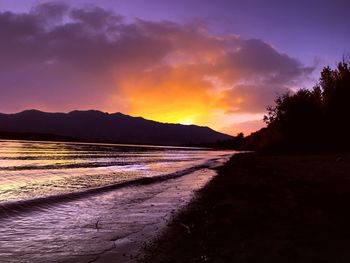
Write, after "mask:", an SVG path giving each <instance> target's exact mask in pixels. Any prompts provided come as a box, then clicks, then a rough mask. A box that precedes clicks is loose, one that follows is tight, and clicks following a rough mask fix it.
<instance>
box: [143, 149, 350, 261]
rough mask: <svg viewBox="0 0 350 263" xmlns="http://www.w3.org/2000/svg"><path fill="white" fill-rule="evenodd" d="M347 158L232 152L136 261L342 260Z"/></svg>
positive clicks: (346, 234) (349, 183)
mask: <svg viewBox="0 0 350 263" xmlns="http://www.w3.org/2000/svg"><path fill="white" fill-rule="evenodd" d="M349 189H350V155H349V154H338V155H337V154H329V155H302V156H297V155H294V156H290V155H289V156H271V155H270V156H268V155H265V156H263V155H257V154H254V153H243V154H237V155H234V156H233V157H232V158H231V159H230V161H228V162H227V163H226V164H225V165H224V166H223V167H221V168H219V171H218V175H217V176H215V177H214V178H213V179H212V180H211V181H210V182H209V183H208V184H207V185H206V186H205V187H204V188H202V189H201V190H199V191H198V192H197V195H196V198H195V199H194V200H193V201H192V202H191V203H190V204H189V205H188V206H187V207H186V208H185V209H184V210H183V211H182V212H180V214H178V215H177V216H175V218H173V220H172V222H171V223H170V225H169V227H168V228H167V229H165V231H164V232H163V234H161V235H160V236H159V237H158V238H156V239H155V240H154V242H152V243H151V244H149V245H147V246H146V247H145V248H144V256H143V258H141V259H139V262H143V263H148V262H153V263H157V262H305V263H306V262H348V261H349V260H350V251H349V250H348V247H347V244H348V243H349V242H350V228H349V227H348V222H349V221H350V211H349V210H348V204H349V201H350V191H349Z"/></svg>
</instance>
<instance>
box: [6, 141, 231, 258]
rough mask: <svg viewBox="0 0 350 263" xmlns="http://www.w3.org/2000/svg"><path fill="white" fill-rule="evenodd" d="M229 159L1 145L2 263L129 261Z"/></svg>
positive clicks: (142, 150)
mask: <svg viewBox="0 0 350 263" xmlns="http://www.w3.org/2000/svg"><path fill="white" fill-rule="evenodd" d="M231 155H232V152H227V151H211V150H203V149H198V148H180V147H179V148H176V147H156V146H134V145H112V144H85V143H58V142H57V143H56V142H31V141H6V140H4V141H0V262H98V261H100V262H108V260H109V259H110V260H111V262H112V261H114V260H115V259H118V262H122V261H123V262H128V261H130V260H131V261H132V259H133V258H134V256H135V253H137V250H138V249H139V248H140V246H141V245H142V242H144V241H147V240H149V239H151V238H152V237H154V235H155V234H156V233H157V231H156V230H159V229H160V228H162V227H164V225H165V224H166V222H167V221H168V220H169V218H170V216H171V214H173V213H176V211H178V210H179V209H180V208H181V207H183V206H184V205H185V204H186V203H188V202H189V201H190V199H191V198H192V196H193V193H194V191H196V190H198V189H200V188H201V187H203V186H204V185H205V183H207V182H208V181H209V180H210V179H211V178H212V176H214V175H215V172H214V171H213V170H212V169H213V168H215V167H217V166H219V165H221V164H222V163H223V162H225V161H226V160H227V159H228V158H229V157H230V156H231Z"/></svg>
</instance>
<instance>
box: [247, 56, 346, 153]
mask: <svg viewBox="0 0 350 263" xmlns="http://www.w3.org/2000/svg"><path fill="white" fill-rule="evenodd" d="M349 102H350V63H348V62H344V61H343V62H340V63H339V64H338V66H337V67H336V68H335V69H331V68H330V67H325V68H324V69H323V71H322V72H321V77H320V79H319V82H318V83H317V85H316V86H315V87H314V88H313V89H312V90H307V89H301V90H299V91H298V92H296V93H295V94H290V93H287V94H283V95H281V96H279V97H278V98H277V99H276V101H275V106H271V107H268V108H267V111H268V112H267V115H266V116H265V117H264V120H265V122H266V123H267V124H268V126H267V128H266V129H263V130H261V131H259V132H258V133H256V134H253V135H252V136H251V138H247V143H248V141H249V139H250V140H253V139H255V142H253V143H256V147H257V148H258V149H260V150H263V151H267V152H269V151H272V152H305V153H308V152H344V151H349V150H350V125H349V117H350V104H349ZM257 137H260V138H257Z"/></svg>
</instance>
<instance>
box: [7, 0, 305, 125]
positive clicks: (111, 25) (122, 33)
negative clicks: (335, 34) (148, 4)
mask: <svg viewBox="0 0 350 263" xmlns="http://www.w3.org/2000/svg"><path fill="white" fill-rule="evenodd" d="M0 36H1V39H2V41H0V58H1V59H0V92H1V96H0V111H5V112H14V111H19V110H23V109H27V108H40V109H43V110H50V111H69V110H72V109H90V108H94V109H100V110H104V111H109V112H115V111H122V112H124V113H128V114H132V115H139V116H143V117H145V118H150V119H155V120H159V121H164V122H182V123H196V124H201V125H210V126H212V127H213V128H216V129H221V128H223V127H229V126H231V125H233V124H234V122H235V120H237V117H239V116H246V118H245V119H244V120H241V121H240V122H241V123H242V122H245V121H254V120H257V116H260V115H261V114H262V113H263V112H264V111H265V107H266V105H268V104H271V103H272V102H273V99H274V97H275V95H276V93H282V92H284V91H286V90H288V89H291V88H295V87H296V86H298V83H299V82H301V81H303V80H305V78H307V77H308V76H309V74H310V73H311V71H312V68H310V67H305V66H304V65H302V64H301V63H300V62H299V61H297V60H296V59H294V58H291V57H289V56H288V55H286V54H283V53H281V52H279V51H278V50H277V49H276V48H274V47H273V46H271V45H270V44H268V43H266V42H264V41H263V40H261V39H242V38H241V37H240V36H238V35H234V34H232V35H215V34H213V33H211V32H209V31H208V30H207V28H206V27H205V24H203V23H200V22H191V23H186V24H180V23H175V22H171V21H162V22H153V21H145V20H141V19H134V20H133V21H131V22H130V21H126V20H125V19H124V18H123V17H122V16H121V15H118V14H115V13H113V12H110V11H108V10H104V9H102V8H99V7H84V8H72V7H70V6H69V5H67V4H65V3H61V2H50V3H45V4H39V5H37V6H35V7H33V8H32V10H31V11H30V12H28V13H21V14H18V13H12V12H3V13H0ZM259 114H260V115H259ZM249 116H250V117H249Z"/></svg>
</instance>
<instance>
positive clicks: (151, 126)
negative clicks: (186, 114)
mask: <svg viewBox="0 0 350 263" xmlns="http://www.w3.org/2000/svg"><path fill="white" fill-rule="evenodd" d="M13 133H16V134H32V135H33V134H35V135H36V136H34V137H35V138H36V139H40V137H43V138H50V136H49V135H52V136H53V138H55V136H58V138H59V137H62V138H69V140H74V139H76V140H79V141H89V142H108V143H135V144H158V145H191V144H192V145H193V144H202V143H214V142H217V141H222V140H229V139H232V136H230V135H227V134H223V133H220V132H217V131H214V130H213V129H211V128H209V127H202V126H196V125H182V124H170V123H160V122H156V121H151V120H146V119H144V118H142V117H132V116H129V115H125V114H122V113H104V112H101V111H96V110H89V111H71V112H69V113H48V112H42V111H38V110H26V111H22V112H19V113H15V114H3V113H0V137H1V134H7V135H9V134H13ZM40 134H41V135H42V136H40ZM7 137H8V136H7ZM24 137H25V136H24ZM31 138H32V137H31ZM63 140H64V139H63Z"/></svg>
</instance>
